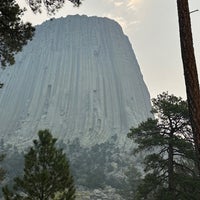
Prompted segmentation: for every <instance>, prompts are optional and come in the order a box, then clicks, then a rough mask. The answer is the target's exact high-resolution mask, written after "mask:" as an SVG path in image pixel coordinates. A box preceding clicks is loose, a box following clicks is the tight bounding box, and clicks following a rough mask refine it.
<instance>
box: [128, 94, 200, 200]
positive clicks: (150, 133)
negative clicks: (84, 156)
mask: <svg viewBox="0 0 200 200" xmlns="http://www.w3.org/2000/svg"><path fill="white" fill-rule="evenodd" d="M152 102H153V109H152V112H153V113H154V114H155V119H147V121H146V122H142V123H141V124H139V126H138V127H137V128H132V129H130V133H128V137H129V138H131V139H132V140H134V142H135V143H136V144H138V146H137V148H136V149H135V150H134V153H135V154H137V153H140V152H142V153H144V154H145V157H144V160H143V164H144V166H145V168H144V171H145V174H146V175H145V177H144V178H143V180H142V182H141V183H140V185H139V186H138V189H137V195H136V199H147V200H149V199H152V200H156V199H158V200H159V199H162V200H164V199H166V200H167V199H170V200H173V199H176V200H184V199H200V189H199V188H200V187H199V184H200V179H199V177H198V176H197V174H196V168H195V163H196V154H195V150H194V143H193V138H192V130H191V126H190V121H189V113H188V108H187V102H186V101H183V100H182V99H181V98H180V97H176V96H174V95H169V94H168V93H162V94H160V95H158V97H157V98H156V99H153V100H152Z"/></svg>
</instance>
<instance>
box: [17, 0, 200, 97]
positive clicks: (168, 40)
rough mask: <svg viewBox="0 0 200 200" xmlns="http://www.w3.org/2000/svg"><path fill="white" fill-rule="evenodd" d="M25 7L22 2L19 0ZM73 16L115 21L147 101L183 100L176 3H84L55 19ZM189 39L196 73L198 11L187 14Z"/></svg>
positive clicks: (35, 18)
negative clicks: (167, 97) (161, 97)
mask: <svg viewBox="0 0 200 200" xmlns="http://www.w3.org/2000/svg"><path fill="white" fill-rule="evenodd" d="M19 2H20V4H21V5H26V4H25V3H23V2H25V0H19ZM189 3H190V10H195V9H199V10H200V0H189ZM74 14H85V15H88V16H100V17H109V18H111V19H114V20H116V21H118V22H119V23H120V24H121V26H122V27H123V30H124V33H125V34H126V35H127V36H128V37H129V40H130V42H131V44H132V46H133V49H134V51H135V54H136V57H137V59H138V62H139V65H140V69H141V71H142V74H143V77H144V81H145V83H146V84H147V87H148V89H149V92H150V95H151V97H156V95H158V94H159V93H161V92H163V91H169V93H173V94H175V95H177V96H182V97H183V98H185V84H184V79H183V70H182V61H181V55H180V44H179V32H178V17H177V8H176V0H99V1H97V0H84V1H83V4H82V5H81V7H80V8H74V7H73V6H72V4H71V3H67V4H66V6H65V7H64V8H63V9H62V10H60V11H59V12H58V13H57V14H56V16H52V17H60V16H67V15H74ZM24 18H25V20H27V21H31V22H32V23H33V24H39V23H41V22H43V21H44V20H47V19H48V18H51V17H48V16H47V14H46V13H45V12H43V14H42V15H40V14H38V15H34V14H32V13H31V12H30V11H28V12H27V14H26V15H25V16H24ZM191 19H192V28H193V37H194V38H193V39H194V46H195V52H196V60H197V65H198V68H199V69H198V70H200V11H199V12H195V13H193V14H191Z"/></svg>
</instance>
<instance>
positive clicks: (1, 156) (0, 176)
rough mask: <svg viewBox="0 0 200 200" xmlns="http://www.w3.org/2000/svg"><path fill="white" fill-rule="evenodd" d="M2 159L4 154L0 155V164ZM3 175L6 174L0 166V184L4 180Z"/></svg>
mask: <svg viewBox="0 0 200 200" xmlns="http://www.w3.org/2000/svg"><path fill="white" fill-rule="evenodd" d="M4 158H5V154H0V162H2V161H3V160H4ZM5 174H6V171H5V170H4V168H3V167H1V165H0V183H1V182H2V181H3V180H4V178H5Z"/></svg>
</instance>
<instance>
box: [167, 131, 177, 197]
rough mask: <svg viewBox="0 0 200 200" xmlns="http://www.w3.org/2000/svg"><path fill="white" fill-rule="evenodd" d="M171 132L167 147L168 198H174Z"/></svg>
mask: <svg viewBox="0 0 200 200" xmlns="http://www.w3.org/2000/svg"><path fill="white" fill-rule="evenodd" d="M172 140H173V133H170V139H169V147H168V190H169V194H170V197H171V198H170V200H175V199H176V197H175V194H174V188H175V187H174V149H173V145H172Z"/></svg>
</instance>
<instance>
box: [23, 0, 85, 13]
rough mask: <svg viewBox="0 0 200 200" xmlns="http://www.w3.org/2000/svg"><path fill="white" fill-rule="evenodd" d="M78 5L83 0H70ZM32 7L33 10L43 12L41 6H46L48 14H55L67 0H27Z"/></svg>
mask: <svg viewBox="0 0 200 200" xmlns="http://www.w3.org/2000/svg"><path fill="white" fill-rule="evenodd" d="M68 1H70V2H72V3H73V4H74V6H76V7H78V6H79V5H80V4H81V1H82V0H68ZM27 2H28V4H29V6H30V8H31V9H32V10H33V12H35V13H36V12H41V11H42V10H41V7H42V6H44V7H45V8H46V10H47V12H48V14H55V12H56V11H57V10H59V9H60V8H62V7H63V5H64V4H65V2H66V0H40V1H38V0H27Z"/></svg>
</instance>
